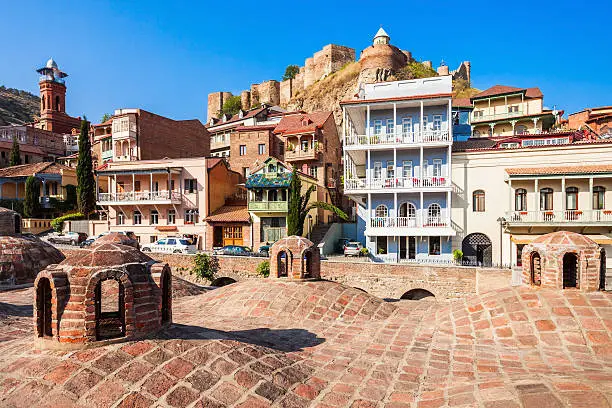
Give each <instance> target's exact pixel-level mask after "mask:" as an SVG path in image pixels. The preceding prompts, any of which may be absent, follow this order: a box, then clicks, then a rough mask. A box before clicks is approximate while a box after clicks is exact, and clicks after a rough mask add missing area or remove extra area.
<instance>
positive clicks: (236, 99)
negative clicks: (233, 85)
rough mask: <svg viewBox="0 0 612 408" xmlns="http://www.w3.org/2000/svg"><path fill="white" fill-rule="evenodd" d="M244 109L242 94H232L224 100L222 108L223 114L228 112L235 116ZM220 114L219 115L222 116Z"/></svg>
mask: <svg viewBox="0 0 612 408" xmlns="http://www.w3.org/2000/svg"><path fill="white" fill-rule="evenodd" d="M240 109H242V101H241V100H240V96H239V95H236V96H230V97H229V98H228V99H227V100H226V101H225V102H223V107H222V108H221V112H219V113H220V114H221V115H222V114H226V115H230V116H233V115H235V114H237V113H238V111H240ZM221 115H219V116H221Z"/></svg>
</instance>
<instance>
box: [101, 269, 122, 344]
mask: <svg viewBox="0 0 612 408" xmlns="http://www.w3.org/2000/svg"><path fill="white" fill-rule="evenodd" d="M94 303H95V311H96V340H107V339H115V338H118V337H123V336H125V288H124V287H123V284H122V283H121V282H120V281H119V280H117V279H115V278H107V279H102V280H100V281H99V282H98V283H97V285H96V289H95V293H94Z"/></svg>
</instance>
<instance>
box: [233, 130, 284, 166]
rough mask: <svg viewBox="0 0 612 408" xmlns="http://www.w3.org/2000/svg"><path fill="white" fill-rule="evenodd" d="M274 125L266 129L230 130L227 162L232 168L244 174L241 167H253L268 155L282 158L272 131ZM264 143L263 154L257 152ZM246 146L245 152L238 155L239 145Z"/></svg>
mask: <svg viewBox="0 0 612 408" xmlns="http://www.w3.org/2000/svg"><path fill="white" fill-rule="evenodd" d="M273 129H274V127H273V126H272V127H270V128H268V129H265V128H257V129H256V130H244V131H237V132H232V134H231V136H230V157H229V158H228V162H229V164H230V167H231V169H232V170H234V171H237V172H238V173H240V174H242V175H243V176H244V171H243V169H244V168H245V167H246V168H249V169H253V168H254V167H256V166H258V165H259V164H261V163H263V161H264V160H266V159H267V158H268V157H269V156H272V157H276V158H278V159H280V160H282V159H283V157H282V155H280V154H279V153H280V152H279V147H278V144H279V139H278V136H276V135H274V134H273V133H272V130H273ZM260 144H263V145H265V151H264V153H263V154H259V145H260ZM242 145H244V146H246V154H245V155H244V156H241V155H240V146H242Z"/></svg>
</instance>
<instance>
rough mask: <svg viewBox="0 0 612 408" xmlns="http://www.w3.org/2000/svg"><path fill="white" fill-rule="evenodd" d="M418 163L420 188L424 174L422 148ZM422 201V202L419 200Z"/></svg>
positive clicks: (421, 148)
mask: <svg viewBox="0 0 612 408" xmlns="http://www.w3.org/2000/svg"><path fill="white" fill-rule="evenodd" d="M419 154H420V161H419V186H420V187H422V186H423V173H424V168H423V146H421V147H420V151H419ZM421 201H423V200H421Z"/></svg>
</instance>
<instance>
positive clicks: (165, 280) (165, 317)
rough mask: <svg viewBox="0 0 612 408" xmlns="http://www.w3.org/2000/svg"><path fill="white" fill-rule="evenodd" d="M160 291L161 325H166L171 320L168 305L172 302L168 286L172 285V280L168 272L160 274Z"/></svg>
mask: <svg viewBox="0 0 612 408" xmlns="http://www.w3.org/2000/svg"><path fill="white" fill-rule="evenodd" d="M161 285H162V287H161V289H162V309H161V315H162V324H166V323H168V322H170V320H171V319H172V314H171V313H170V305H171V302H172V299H171V296H172V291H171V290H170V285H172V278H171V277H170V274H169V273H168V272H164V273H163V274H162V279H161Z"/></svg>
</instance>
